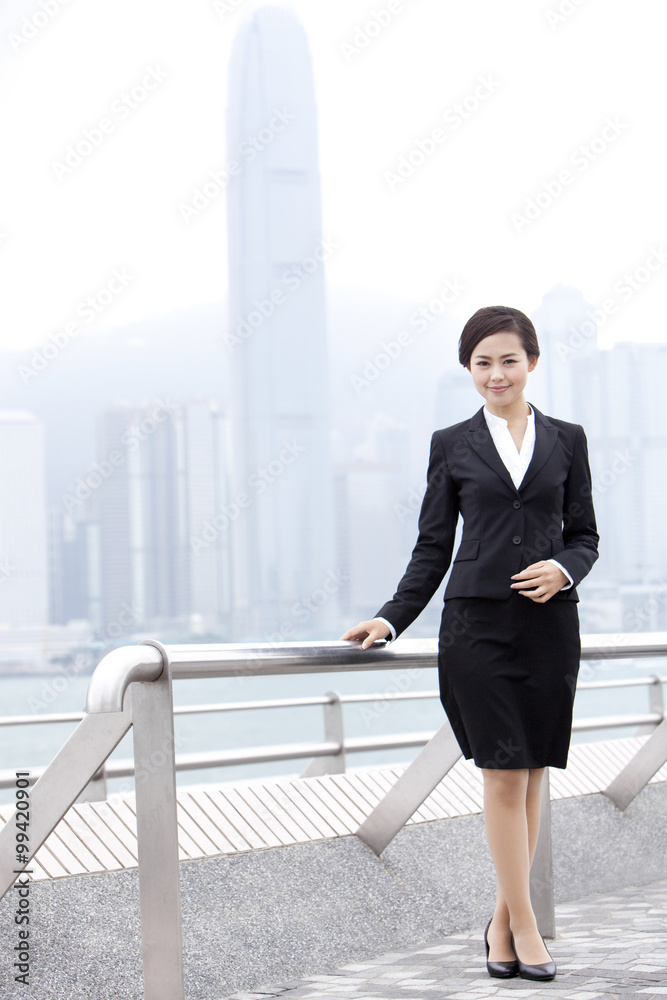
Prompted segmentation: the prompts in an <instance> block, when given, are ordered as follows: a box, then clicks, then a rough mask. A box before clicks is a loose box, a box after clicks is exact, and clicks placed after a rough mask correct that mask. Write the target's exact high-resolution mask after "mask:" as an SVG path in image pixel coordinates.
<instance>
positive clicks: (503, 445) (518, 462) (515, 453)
mask: <svg viewBox="0 0 667 1000" xmlns="http://www.w3.org/2000/svg"><path fill="white" fill-rule="evenodd" d="M529 409H530V413H529V415H528V423H527V425H526V433H525V434H524V436H523V441H522V442H521V450H519V449H518V448H517V446H516V443H515V441H514V438H513V437H512V435H511V434H510V429H509V423H508V422H507V420H505V418H504V417H497V416H496V414H495V413H491V411H490V410H487V408H486V407H484V410H483V412H484V419H485V420H486V425H487V427H488V428H489V433H490V434H491V437H492V439H493V443H494V444H495V446H496V450H497V451H498V454H499V455H500V458H501V460H502V463H503V465H504V466H505V468H506V469H507V471H508V472H509V474H510V476H511V477H512V482H513V483H514V485H515V487H516V488H517V490H518V489H519V487H520V486H521V483H522V482H523V477H524V476H525V474H526V470H527V469H528V466H529V465H530V460H531V458H532V457H533V451H534V450H535V411H534V410H533V408H532V406H530V405H529ZM546 562H551V563H553V564H554V566H558V568H559V569H560V570H562V571H563V573H564V574H565V576H566V577H567V578H568V580H569V583H566V584H564V585H563V586H562V587H561V590H569V589H570V587H573V586H574V580H573V579H572V577H571V576H570V574H569V573H568V571H567V570H566V569H565V567H564V566H561V564H560V563H559V562H558V561H557V560H556V559H547V560H546ZM375 621H380V622H384V624H385V625H387V626H388V627H389V628H390V629H391V638H392V640H393V639H395V638H396V629H395V628H394V626H393V625H392V624H391V622H388V621H387V619H386V618H376V619H375Z"/></svg>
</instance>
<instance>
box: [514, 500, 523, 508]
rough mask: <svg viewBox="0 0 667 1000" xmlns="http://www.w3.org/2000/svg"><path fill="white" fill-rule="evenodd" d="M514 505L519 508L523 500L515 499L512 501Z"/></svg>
mask: <svg viewBox="0 0 667 1000" xmlns="http://www.w3.org/2000/svg"><path fill="white" fill-rule="evenodd" d="M512 506H513V507H514V509H515V510H518V509H519V507H520V506H521V501H520V500H514V502H513V503H512Z"/></svg>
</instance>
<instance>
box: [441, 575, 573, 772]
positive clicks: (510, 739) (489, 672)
mask: <svg viewBox="0 0 667 1000" xmlns="http://www.w3.org/2000/svg"><path fill="white" fill-rule="evenodd" d="M580 653H581V641H580V636H579V614H578V611H577V603H576V601H568V600H563V599H554V598H551V600H549V601H547V602H546V603H545V604H538V603H536V602H535V601H532V600H531V599H530V598H529V597H524V596H522V595H521V594H520V593H518V591H513V592H512V595H511V597H509V598H507V599H506V600H495V599H490V598H482V597H454V598H450V599H449V600H446V601H445V607H444V609H443V613H442V620H441V624H440V633H439V637H438V676H439V682H440V701H441V702H442V706H443V708H444V709H445V712H446V713H447V717H448V719H449V721H450V723H451V726H452V729H453V730H454V734H455V736H456V738H457V740H458V743H459V746H460V747H461V751H462V752H463V755H464V757H466V758H467V759H470V758H473V759H474V761H475V764H476V765H477V766H478V767H488V768H490V767H495V768H507V769H514V768H522V767H547V766H548V767H566V766H567V755H568V750H569V747H570V737H571V733H572V705H573V702H574V693H575V688H576V683H577V675H578V673H579V660H580Z"/></svg>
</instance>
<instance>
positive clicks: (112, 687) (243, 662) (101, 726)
mask: <svg viewBox="0 0 667 1000" xmlns="http://www.w3.org/2000/svg"><path fill="white" fill-rule="evenodd" d="M664 655H667V633H655V634H650V635H636V634H635V635H630V636H618V635H593V636H582V659H589V660H598V659H606V658H619V657H634V656H664ZM436 663H437V640H436V639H423V640H420V639H400V640H398V642H396V643H392V644H391V645H389V646H388V645H387V644H385V643H377V644H375V645H374V646H373V647H372V648H371V649H367V650H361V648H360V644H359V643H355V642H342V641H338V642H320V643H305V642H304V643H291V644H287V643H285V644H272V643H263V644H258V645H253V644H234V645H204V644H202V645H187V646H176V645H175V646H164V645H162V643H160V642H157V641H154V640H150V639H148V640H145V641H144V642H142V643H140V644H139V645H138V646H125V647H122V648H119V649H116V650H113V651H112V652H111V653H109V654H108V655H107V656H105V657H104V658H103V660H102V661H101V662H100V663H99V664H98V666H97V668H96V670H95V672H94V673H93V675H92V677H91V681H90V685H89V688H88V699H87V706H86V708H87V711H86V714H85V715H84V717H83V718H82V719H81V721H80V722H79V725H78V726H77V728H76V729H75V730H74V732H73V733H72V734H71V736H70V737H69V739H68V740H67V741H66V743H65V744H64V745H63V747H62V748H61V750H60V751H59V752H58V754H56V756H55V757H54V759H53V760H52V761H51V763H50V764H49V765H48V766H47V767H46V768H45V770H44V772H43V773H42V774H41V776H40V777H39V778H38V780H37V781H36V783H35V784H34V786H33V787H32V788H31V789H30V817H31V824H30V840H29V845H26V843H25V841H22V847H23V848H24V849H23V850H22V851H21V852H20V854H19V855H18V856H19V857H20V858H21V859H22V861H21V862H18V863H17V844H16V824H15V823H14V822H13V820H14V817H10V818H9V820H8V822H7V823H6V824H5V826H4V827H3V828H2V830H0V898H1V897H2V896H3V895H4V894H5V893H6V892H7V891H8V889H9V888H10V887H11V885H12V884H13V883H14V881H15V879H16V876H17V874H20V873H21V871H23V870H24V869H25V868H27V866H28V865H29V863H30V859H31V858H32V857H33V856H34V854H35V853H36V852H37V851H38V850H39V848H40V847H41V846H42V844H43V843H44V841H45V840H46V838H47V837H48V836H49V834H50V833H51V832H52V831H53V830H54V829H55V827H56V825H57V824H58V822H59V821H60V820H61V818H62V817H63V816H64V815H65V813H66V812H67V810H68V809H69V808H70V806H71V805H72V804H73V803H74V802H75V801H76V799H77V797H78V796H79V795H80V794H81V792H82V791H83V789H84V788H85V787H86V786H87V785H88V783H89V782H90V781H91V780H92V779H93V778H94V777H95V775H96V774H97V773H98V772H99V770H100V768H101V767H102V765H103V764H104V762H105V761H106V760H107V758H108V757H109V755H110V754H111V753H112V751H113V750H114V748H115V747H116V746H117V745H118V743H119V742H120V740H121V739H122V738H123V736H124V735H125V734H126V733H127V732H128V730H129V729H130V727H131V726H134V740H133V742H134V769H135V772H136V773H137V774H139V772H140V770H141V772H142V774H144V775H145V780H143V781H137V782H136V823H137V843H138V856H139V898H140V915H141V932H142V953H143V971H144V997H145V998H146V1000H184V983H183V959H182V937H181V907H180V885H179V877H180V876H179V862H178V835H177V807H176V777H175V775H176V767H175V763H176V762H175V752H174V724H173V723H174V706H173V697H172V680H180V679H186V678H187V679H191V678H197V677H199V678H201V677H232V676H252V675H263V674H298V673H328V672H331V671H337V670H340V671H344V670H387V669H396V668H413V667H415V668H416V667H424V666H434V665H435V664H436ZM659 686H660V689H662V685H659ZM654 687H655V688H656V689H657V687H658V685H657V684H656V685H654ZM649 714H650V715H651V716H653V715H657V714H658V713H657V712H652V713H649ZM655 721H657V719H656V720H655ZM326 736H327V740H326V741H325V742H326V744H327V746H326V753H327V754H329V755H331V756H334V755H335V753H336V752H337V753H340V752H342V748H343V747H344V741H343V740H342V735H341V734H340V733H336V732H328V733H327V734H326ZM460 756H461V752H460V749H459V747H458V744H457V743H456V740H455V738H454V734H453V733H452V731H451V728H450V726H449V724H448V723H446V724H445V725H443V726H442V727H441V728H440V729H439V730H438V731H437V732H436V733H435V734H434V736H432V737H431V738H430V739H429V741H428V743H426V745H425V746H424V747H423V749H422V750H421V752H420V753H419V754H418V755H417V757H416V758H415V760H413V761H412V763H411V764H410V765H409V766H408V767H407V768H406V770H405V771H404V772H403V774H402V775H401V776H400V778H399V779H398V780H397V782H396V783H395V784H394V785H393V786H392V787H391V789H390V790H389V792H388V793H387V795H386V796H385V797H384V799H382V800H381V801H380V803H379V804H378V805H377V806H376V808H375V809H374V810H373V812H372V813H371V814H370V815H369V816H368V817H367V819H366V820H365V821H364V822H363V823H362V825H361V826H360V827H359V829H358V831H357V836H358V837H359V838H360V839H361V840H363V841H364V842H365V843H366V844H368V846H370V847H371V848H372V849H373V850H374V851H375V852H376V853H377V854H380V853H381V851H382V850H383V849H384V847H386V845H387V844H388V843H389V842H390V841H391V840H392V838H393V837H394V836H395V835H396V833H398V831H399V830H400V829H401V828H402V826H403V825H404V824H405V823H406V822H407V820H408V819H409V818H410V817H411V816H412V814H413V813H414V811H415V810H416V809H418V808H419V806H420V805H421V804H422V802H424V800H425V799H426V798H427V797H428V795H429V794H430V793H431V792H432V791H433V789H434V788H435V787H436V786H437V785H438V784H439V783H440V781H441V780H442V778H443V777H444V776H445V774H446V773H447V772H448V771H449V770H450V768H451V767H452V766H453V765H454V764H455V763H456V761H457V760H458V759H459V757H460ZM666 760H667V720H664V721H662V722H660V723H659V724H658V725H657V727H656V729H655V731H654V732H653V733H652V735H651V736H649V738H648V739H647V741H646V742H645V743H644V744H643V746H642V748H641V749H640V750H639V752H638V753H637V754H636V755H635V757H634V758H633V759H632V761H631V762H630V764H629V765H628V766H627V767H626V768H624V770H623V771H622V772H621V774H620V775H618V776H617V778H616V779H615V780H614V782H612V785H610V787H609V789H607V794H608V795H609V796H610V798H611V799H612V800H613V801H614V802H615V803H616V804H617V805H618V806H619V807H620V808H625V805H627V803H628V802H629V801H631V800H632V798H634V796H635V795H636V794H637V792H638V791H639V790H640V789H641V788H642V787H643V786H644V784H646V782H647V781H649V780H650V779H651V777H652V776H653V775H654V774H655V773H656V771H657V770H658V769H659V768H660V767H661V766H662V764H663V763H664V762H665V761H666ZM542 807H543V815H542V825H541V831H540V839H539V842H538V847H537V854H536V860H535V862H534V864H533V871H532V872H531V890H533V893H534V899H535V906H536V911H537V914H538V920H539V923H540V929H541V930H542V932H543V933H544V934H545V935H546V936H553V933H554V930H553V885H552V875H551V850H550V837H551V824H550V813H549V809H550V800H549V789H548V781H545V782H544V793H543V798H542ZM26 847H29V849H26Z"/></svg>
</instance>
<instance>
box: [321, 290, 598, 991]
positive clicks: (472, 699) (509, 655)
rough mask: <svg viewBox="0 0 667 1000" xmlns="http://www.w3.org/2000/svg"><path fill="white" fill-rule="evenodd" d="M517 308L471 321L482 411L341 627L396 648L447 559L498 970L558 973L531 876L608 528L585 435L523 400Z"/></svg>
mask: <svg viewBox="0 0 667 1000" xmlns="http://www.w3.org/2000/svg"><path fill="white" fill-rule="evenodd" d="M539 353H540V349H539V346H538V342H537V336H536V333H535V328H534V326H533V324H532V323H531V321H530V319H529V318H528V317H527V316H526V315H524V313H522V312H520V311H519V310H518V309H512V308H508V307H505V306H490V307H487V308H484V309H479V310H478V311H477V312H476V313H475V314H474V315H473V316H471V318H470V319H469V320H468V322H467V323H466V325H465V327H464V329H463V332H462V334H461V338H460V341H459V360H460V362H461V364H462V365H464V366H465V367H466V368H467V369H468V371H469V372H470V374H471V375H472V379H473V383H474V385H475V388H476V389H477V391H478V392H479V393H480V395H481V396H483V398H484V401H485V402H484V406H483V407H482V408H481V409H480V410H478V411H477V413H475V415H474V416H473V417H472V418H469V419H467V420H463V421H461V423H457V424H454V425H453V426H452V427H446V428H444V429H443V430H438V431H435V433H434V434H433V436H432V438H431V452H430V460H429V466H428V474H427V487H426V492H425V495H424V499H423V503H422V507H421V511H420V515H419V534H418V538H417V542H416V544H415V547H414V550H413V552H412V556H411V558H410V562H409V564H408V566H407V569H406V571H405V573H404V575H403V578H402V579H401V581H400V583H399V585H398V589H397V590H396V593H395V594H394V596H393V597H392V599H391V600H390V601H388V602H387V603H386V604H385V605H383V607H382V608H380V610H379V611H378V614H377V617H375V618H373V619H371V620H370V621H363V622H359V624H358V625H356V626H354V627H353V628H350V629H348V630H347V632H345V633H344V634H343V635H342V636H341V638H342V639H357V640H359V639H361V640H362V643H361V646H362V648H363V649H366V648H368V647H369V646H370V645H372V643H373V642H375V641H376V640H378V639H388V640H389V641H391V640H392V639H395V638H396V636H397V635H399V634H400V633H401V632H403V631H404V630H405V629H406V628H407V627H408V625H410V624H411V623H412V622H413V621H414V619H415V618H416V617H417V616H418V615H419V614H420V612H421V611H422V610H423V609H424V608H425V606H426V605H427V604H428V602H429V600H430V599H431V597H432V596H433V594H434V593H435V591H436V590H437V588H438V586H439V584H440V582H441V581H442V578H443V576H444V575H445V573H446V572H447V570H448V569H449V566H450V562H451V559H452V551H453V546H454V534H455V530H456V525H457V521H458V518H459V515H461V517H462V518H463V533H462V538H461V542H460V545H459V547H458V550H457V552H456V555H455V557H454V562H453V564H452V572H451V574H450V578H449V581H448V583H447V586H446V588H445V595H444V599H445V604H444V610H443V613H442V619H441V625H440V632H439V640H438V674H439V682H440V700H441V702H442V705H443V707H444V709H445V711H446V713H447V716H448V718H449V721H450V723H451V726H452V729H453V731H454V734H455V736H456V738H457V740H458V743H459V745H460V747H461V751H462V753H463V754H464V756H465V757H466V758H468V759H470V758H473V759H474V761H475V764H476V765H477V766H478V767H479V768H481V769H482V772H483V776H484V820H485V827H486V833H487V839H488V843H489V848H490V851H491V856H492V858H493V863H494V866H495V870H496V882H497V885H496V905H495V910H494V912H493V916H492V918H491V920H490V921H489V924H488V925H487V928H486V931H485V934H484V941H485V945H486V956H487V970H488V972H489V975H491V976H494V977H497V978H509V977H511V976H515V975H521V976H522V977H523V978H524V979H532V980H549V979H553V978H554V976H555V975H556V966H555V964H554V962H553V961H552V959H551V956H550V954H549V952H548V951H547V948H546V946H545V944H544V941H543V939H542V937H541V936H540V934H539V931H538V929H537V923H536V920H535V914H534V912H533V908H532V905H531V901H530V892H529V874H530V866H531V863H532V860H533V856H534V852H535V846H536V843H537V835H538V831H539V819H540V784H541V781H542V775H543V773H544V768H545V767H560V768H564V767H565V766H566V764H567V755H568V749H569V744H570V735H571V729H572V703H573V699H574V690H575V685H576V679H577V674H578V671H579V656H580V651H581V647H580V639H579V618H578V613H577V601H578V600H579V598H578V596H577V591H576V589H575V588H576V585H577V584H578V583H579V582H580V581H581V580H582V579H583V578H584V577H585V576H586V574H587V573H588V572H589V571H590V569H591V567H592V565H593V563H594V562H595V560H596V559H597V556H598V552H597V545H598V534H597V531H596V524H595V514H594V511H593V504H592V499H591V475H590V469H589V465H588V453H587V446H586V438H585V435H584V432H583V429H582V427H580V426H579V425H578V424H573V423H567V422H566V421H564V420H558V419H556V418H554V417H546V416H544V415H543V414H542V413H540V411H539V410H538V409H537V408H536V407H535V406H532V404H528V403H527V402H526V399H525V398H524V387H525V385H526V381H527V378H528V374H529V372H531V371H532V370H533V369H534V368H535V365H536V364H537V360H538V357H539Z"/></svg>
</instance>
